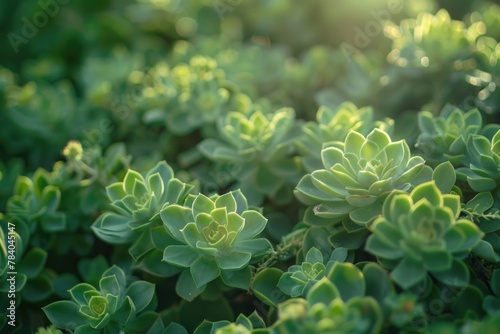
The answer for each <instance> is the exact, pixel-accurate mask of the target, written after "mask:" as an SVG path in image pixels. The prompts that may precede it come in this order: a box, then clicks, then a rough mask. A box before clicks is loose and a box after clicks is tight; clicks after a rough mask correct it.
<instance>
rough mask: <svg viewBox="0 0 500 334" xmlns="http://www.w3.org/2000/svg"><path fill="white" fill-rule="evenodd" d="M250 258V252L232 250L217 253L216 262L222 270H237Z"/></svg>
mask: <svg viewBox="0 0 500 334" xmlns="http://www.w3.org/2000/svg"><path fill="white" fill-rule="evenodd" d="M251 258H252V254H251V253H246V252H238V251H233V252H230V253H226V252H224V253H222V252H220V253H218V254H217V257H216V259H217V263H218V264H219V267H220V268H221V269H223V270H238V269H241V268H243V267H244V266H246V265H247V264H248V262H249V261H250V259H251Z"/></svg>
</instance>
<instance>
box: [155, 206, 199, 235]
mask: <svg viewBox="0 0 500 334" xmlns="http://www.w3.org/2000/svg"><path fill="white" fill-rule="evenodd" d="M160 217H161V220H162V221H163V224H164V225H165V227H166V228H167V230H168V231H170V233H172V236H173V237H174V238H175V239H177V240H179V241H184V236H183V235H182V232H181V230H182V229H183V228H184V227H185V226H186V225H187V224H188V223H190V222H191V221H193V220H194V219H193V214H192V212H191V209H190V208H187V207H184V206H180V205H177V204H174V205H169V206H167V207H166V208H164V209H163V210H161V213H160Z"/></svg>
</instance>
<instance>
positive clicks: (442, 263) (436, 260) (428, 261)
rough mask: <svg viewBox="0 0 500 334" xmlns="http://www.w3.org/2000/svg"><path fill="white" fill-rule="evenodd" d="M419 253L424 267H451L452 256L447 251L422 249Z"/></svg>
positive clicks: (446, 268)
mask: <svg viewBox="0 0 500 334" xmlns="http://www.w3.org/2000/svg"><path fill="white" fill-rule="evenodd" d="M421 255H422V260H423V262H424V264H425V267H426V268H427V270H429V271H443V270H448V269H450V268H451V264H452V261H453V258H452V256H451V254H450V253H449V252H447V251H444V250H432V249H424V250H423V251H422V253H421Z"/></svg>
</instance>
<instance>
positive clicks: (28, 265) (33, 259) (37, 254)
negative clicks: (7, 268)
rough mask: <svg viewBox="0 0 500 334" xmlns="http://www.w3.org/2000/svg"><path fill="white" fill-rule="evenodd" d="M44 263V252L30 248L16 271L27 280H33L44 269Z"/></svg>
mask: <svg viewBox="0 0 500 334" xmlns="http://www.w3.org/2000/svg"><path fill="white" fill-rule="evenodd" d="M0 236H1V235H0ZM0 240H2V239H0ZM46 261H47V252H46V251H44V250H43V249H41V248H32V249H30V250H29V251H28V252H27V253H26V254H25V255H24V256H23V259H22V261H21V263H19V264H18V265H17V268H16V269H17V270H18V271H19V272H22V273H24V274H25V275H26V277H27V278H28V279H31V278H35V277H36V276H38V275H39V274H40V273H41V271H42V270H43V268H44V267H45V262H46Z"/></svg>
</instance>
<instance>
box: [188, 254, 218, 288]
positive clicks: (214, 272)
mask: <svg viewBox="0 0 500 334" xmlns="http://www.w3.org/2000/svg"><path fill="white" fill-rule="evenodd" d="M190 271H191V276H192V277H193V280H194V282H195V284H196V286H197V287H198V288H201V287H203V286H205V285H206V284H207V283H209V282H211V281H213V280H214V279H216V278H217V277H219V275H220V269H219V266H217V264H216V263H215V261H214V260H209V259H207V258H205V257H199V258H198V259H197V260H196V261H194V262H193V264H192V265H191V269H190Z"/></svg>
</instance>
